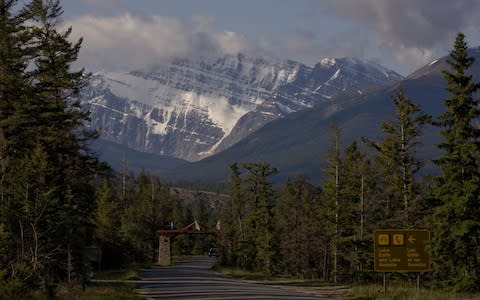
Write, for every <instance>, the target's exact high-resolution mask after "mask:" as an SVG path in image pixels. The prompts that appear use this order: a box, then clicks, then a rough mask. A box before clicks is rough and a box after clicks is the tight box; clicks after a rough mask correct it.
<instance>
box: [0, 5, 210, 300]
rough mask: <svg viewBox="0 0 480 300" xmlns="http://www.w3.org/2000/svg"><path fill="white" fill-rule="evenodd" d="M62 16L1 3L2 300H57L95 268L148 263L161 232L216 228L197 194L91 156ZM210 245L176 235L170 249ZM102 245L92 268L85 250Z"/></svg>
mask: <svg viewBox="0 0 480 300" xmlns="http://www.w3.org/2000/svg"><path fill="white" fill-rule="evenodd" d="M22 3H25V1H24V2H22ZM61 15H62V9H61V7H60V4H59V1H55V0H32V1H29V2H28V3H26V4H20V3H19V2H18V1H16V0H0V299H30V298H32V297H34V296H35V295H37V296H38V293H40V295H44V294H46V295H47V296H50V297H54V296H55V294H56V287H57V286H58V285H59V284H63V283H66V284H79V283H81V282H84V281H85V279H86V278H87V276H88V274H89V273H90V271H92V269H93V268H98V267H101V268H106V267H107V268H108V267H120V266H122V265H125V264H129V263H132V262H145V261H148V262H152V261H155V260H156V251H158V250H157V248H158V240H157V239H158V237H157V236H156V231H157V230H158V229H161V228H169V227H170V226H176V227H178V228H181V227H183V226H185V225H188V224H190V223H191V222H192V221H193V220H194V219H197V220H198V221H199V222H200V223H202V224H206V225H207V224H208V225H210V223H213V224H215V223H214V222H215V221H213V220H212V221H210V219H209V218H210V216H211V215H213V213H212V206H211V205H210V201H209V199H208V198H207V197H206V196H205V195H204V194H203V193H201V192H198V193H196V194H195V195H194V198H195V199H194V200H195V201H194V205H193V204H191V205H184V204H183V202H182V201H180V200H179V197H177V195H175V194H174V193H172V192H171V190H170V188H169V187H168V186H167V185H166V184H164V183H161V182H160V181H159V180H158V179H157V178H155V177H154V176H150V175H148V174H146V173H144V172H142V173H140V174H138V175H129V176H127V174H125V172H124V173H122V174H120V175H118V174H115V173H113V171H112V170H111V169H110V168H109V167H108V166H107V165H105V164H103V163H101V162H99V161H98V160H97V158H96V156H95V155H94V153H92V152H91V151H90V150H89V147H88V144H89V141H91V140H92V139H94V138H96V137H97V135H98V133H97V132H95V131H93V130H90V129H89V126H88V124H89V112H88V111H86V110H85V109H83V108H82V107H81V105H80V98H79V92H80V90H81V89H82V87H83V86H84V85H85V83H86V80H87V78H88V75H86V74H85V72H84V70H83V69H80V70H74V69H73V68H72V64H73V63H74V62H75V61H76V60H77V56H78V53H79V50H80V47H81V43H82V40H79V41H76V42H74V43H72V42H70V41H69V37H70V33H71V30H72V29H71V28H68V29H66V30H65V31H61V30H60V29H59V28H60V26H59V25H60V17H61ZM209 243H210V244H211V243H212V241H210V240H208V239H207V240H205V239H199V238H188V237H180V238H178V239H177V240H176V242H175V243H174V252H175V253H179V254H182V253H183V254H192V253H198V254H202V253H205V251H207V250H208V247H211V245H210V244H209ZM100 248H101V249H102V252H103V255H102V258H103V260H102V261H101V262H97V263H95V264H94V265H92V264H91V261H90V260H91V259H92V257H91V255H89V252H88V251H87V250H86V249H90V250H91V249H100ZM90 252H91V251H90ZM35 297H36V296H35ZM40 297H42V296H40Z"/></svg>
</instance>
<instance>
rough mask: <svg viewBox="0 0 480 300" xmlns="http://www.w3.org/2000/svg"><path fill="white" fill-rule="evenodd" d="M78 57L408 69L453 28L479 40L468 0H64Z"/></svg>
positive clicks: (101, 61) (99, 65)
mask: <svg viewBox="0 0 480 300" xmlns="http://www.w3.org/2000/svg"><path fill="white" fill-rule="evenodd" d="M61 4H62V6H63V8H64V12H65V13H64V15H63V20H64V22H65V24H66V25H68V26H72V27H73V30H74V35H73V38H78V37H80V36H82V37H84V40H85V41H84V47H83V49H82V52H81V56H80V63H81V64H84V65H86V66H87V67H88V68H89V69H92V70H95V69H103V70H117V71H118V70H125V71H128V70H131V69H135V68H141V67H145V66H149V65H152V64H155V63H161V62H162V61H164V60H168V59H170V58H172V57H174V56H180V57H182V56H185V57H195V56H204V55H212V54H213V55H222V54H233V53H237V52H246V53H250V54H252V55H269V56H270V55H273V56H275V57H278V58H281V59H294V60H297V61H300V62H303V63H306V64H308V65H313V64H314V63H315V62H317V61H319V60H320V59H321V58H323V57H343V56H354V57H360V58H364V59H370V60H374V61H376V62H378V63H380V64H382V65H384V66H386V67H389V68H392V69H393V70H395V71H397V72H399V73H401V74H402V75H407V74H408V73H410V72H412V71H414V70H415V69H417V68H419V67H421V66H422V65H424V64H427V63H429V62H431V61H432V60H434V59H436V58H438V57H439V56H443V55H446V54H447V53H448V51H449V49H450V48H451V45H452V44H453V39H454V37H455V35H456V33H457V32H459V31H462V32H464V33H465V34H466V35H467V39H468V42H469V44H470V45H471V46H478V45H480V32H479V31H480V30H479V29H480V18H478V15H477V14H475V12H478V11H480V1H477V0H421V1H418V0H402V1H400V0H399V1H397V0H63V1H61Z"/></svg>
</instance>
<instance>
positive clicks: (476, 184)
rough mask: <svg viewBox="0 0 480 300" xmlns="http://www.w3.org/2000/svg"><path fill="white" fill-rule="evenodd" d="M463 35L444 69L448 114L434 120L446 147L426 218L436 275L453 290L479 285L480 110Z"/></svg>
mask: <svg viewBox="0 0 480 300" xmlns="http://www.w3.org/2000/svg"><path fill="white" fill-rule="evenodd" d="M464 38H465V37H464V35H463V34H459V35H458V36H457V38H456V41H455V45H454V49H453V50H452V51H451V52H450V59H449V60H448V64H449V65H450V67H451V72H448V71H445V72H444V77H445V80H446V82H447V90H448V91H449V93H450V97H449V98H448V99H446V100H445V105H446V112H445V113H443V114H442V115H441V116H440V117H439V118H438V120H437V122H436V124H437V125H438V126H439V127H440V128H441V134H442V136H443V137H444V142H443V143H441V144H439V145H438V147H439V148H440V149H442V150H443V151H444V153H443V155H442V156H441V157H440V158H439V159H437V160H436V163H437V164H438V165H439V167H440V168H441V170H442V174H441V175H440V176H439V177H438V178H437V179H436V182H435V186H434V190H433V197H434V198H435V199H436V200H437V203H439V205H438V206H437V207H436V208H435V209H434V210H433V216H432V217H431V218H430V222H431V225H432V228H433V230H434V235H433V245H432V249H433V253H434V257H435V258H436V259H435V264H434V269H435V277H436V280H437V282H438V283H439V284H440V285H445V286H450V287H453V288H454V289H457V290H478V289H479V287H480V285H479V284H478V283H479V281H478V280H479V276H480V253H479V252H478V249H480V202H479V201H480V174H479V170H480V165H479V157H480V129H479V128H478V126H477V125H476V122H477V120H478V117H479V116H480V110H479V109H478V104H479V103H478V100H475V99H474V98H473V97H474V92H475V91H476V90H477V89H478V85H476V84H474V83H473V82H472V76H470V75H467V70H468V69H469V67H471V65H472V64H473V58H471V57H468V55H467V50H468V47H467V44H466V42H465V40H464Z"/></svg>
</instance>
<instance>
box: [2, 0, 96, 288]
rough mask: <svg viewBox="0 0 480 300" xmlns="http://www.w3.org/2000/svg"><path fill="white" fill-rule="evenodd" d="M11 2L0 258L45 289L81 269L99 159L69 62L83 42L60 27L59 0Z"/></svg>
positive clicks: (6, 27)
mask: <svg viewBox="0 0 480 300" xmlns="http://www.w3.org/2000/svg"><path fill="white" fill-rule="evenodd" d="M16 4H18V3H17V1H2V2H0V25H1V26H0V40H1V42H0V56H1V58H0V82H1V84H0V111H1V118H0V157H1V158H2V159H1V166H0V178H1V180H0V192H1V194H2V202H1V203H0V215H1V217H2V218H1V219H0V226H1V227H2V228H3V231H4V232H5V234H6V235H8V236H10V237H12V238H11V240H10V241H9V242H8V243H6V247H5V248H6V253H7V255H8V257H0V259H1V261H0V266H1V267H2V268H4V269H3V270H6V272H5V271H3V270H2V271H3V274H4V275H3V277H6V278H7V280H8V278H18V279H19V280H21V281H22V282H24V283H25V282H31V283H32V284H40V283H42V284H43V285H44V287H45V288H47V286H49V285H50V283H51V282H58V281H61V280H66V281H70V280H71V279H72V278H73V277H75V274H76V277H77V278H79V277H80V276H79V274H81V273H82V270H83V267H82V265H83V253H82V249H83V246H84V245H85V243H86V242H87V239H88V235H89V232H90V231H91V228H92V227H93V211H94V208H95V207H94V198H93V194H94V187H93V175H94V174H95V173H97V172H98V169H99V168H98V166H99V165H98V163H97V161H96V158H95V157H94V156H93V155H91V154H90V153H89V150H88V148H87V147H86V142H87V141H88V140H89V139H90V138H91V137H93V135H94V134H93V133H91V132H88V131H87V130H86V127H85V125H86V123H85V122H86V121H88V112H85V111H83V110H82V109H81V107H80V102H79V99H78V97H77V96H78V90H79V88H80V87H81V86H82V84H83V71H82V70H80V71H77V72H74V71H71V65H72V64H73V63H74V62H75V60H76V59H77V55H78V52H79V50H80V44H81V41H78V42H77V43H75V44H72V43H71V42H70V41H69V36H70V33H71V30H67V31H65V32H60V31H58V29H57V27H56V24H57V22H58V20H59V18H60V16H61V8H60V5H59V3H58V1H41V0H33V1H31V2H30V3H28V4H26V5H25V6H24V7H23V8H22V7H18V6H16ZM2 246H3V245H2ZM20 274H21V275H20ZM18 276H20V277H18Z"/></svg>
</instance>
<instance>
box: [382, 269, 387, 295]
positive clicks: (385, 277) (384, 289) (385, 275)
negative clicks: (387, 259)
mask: <svg viewBox="0 0 480 300" xmlns="http://www.w3.org/2000/svg"><path fill="white" fill-rule="evenodd" d="M383 295H385V296H386V295H387V273H386V272H383Z"/></svg>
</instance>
